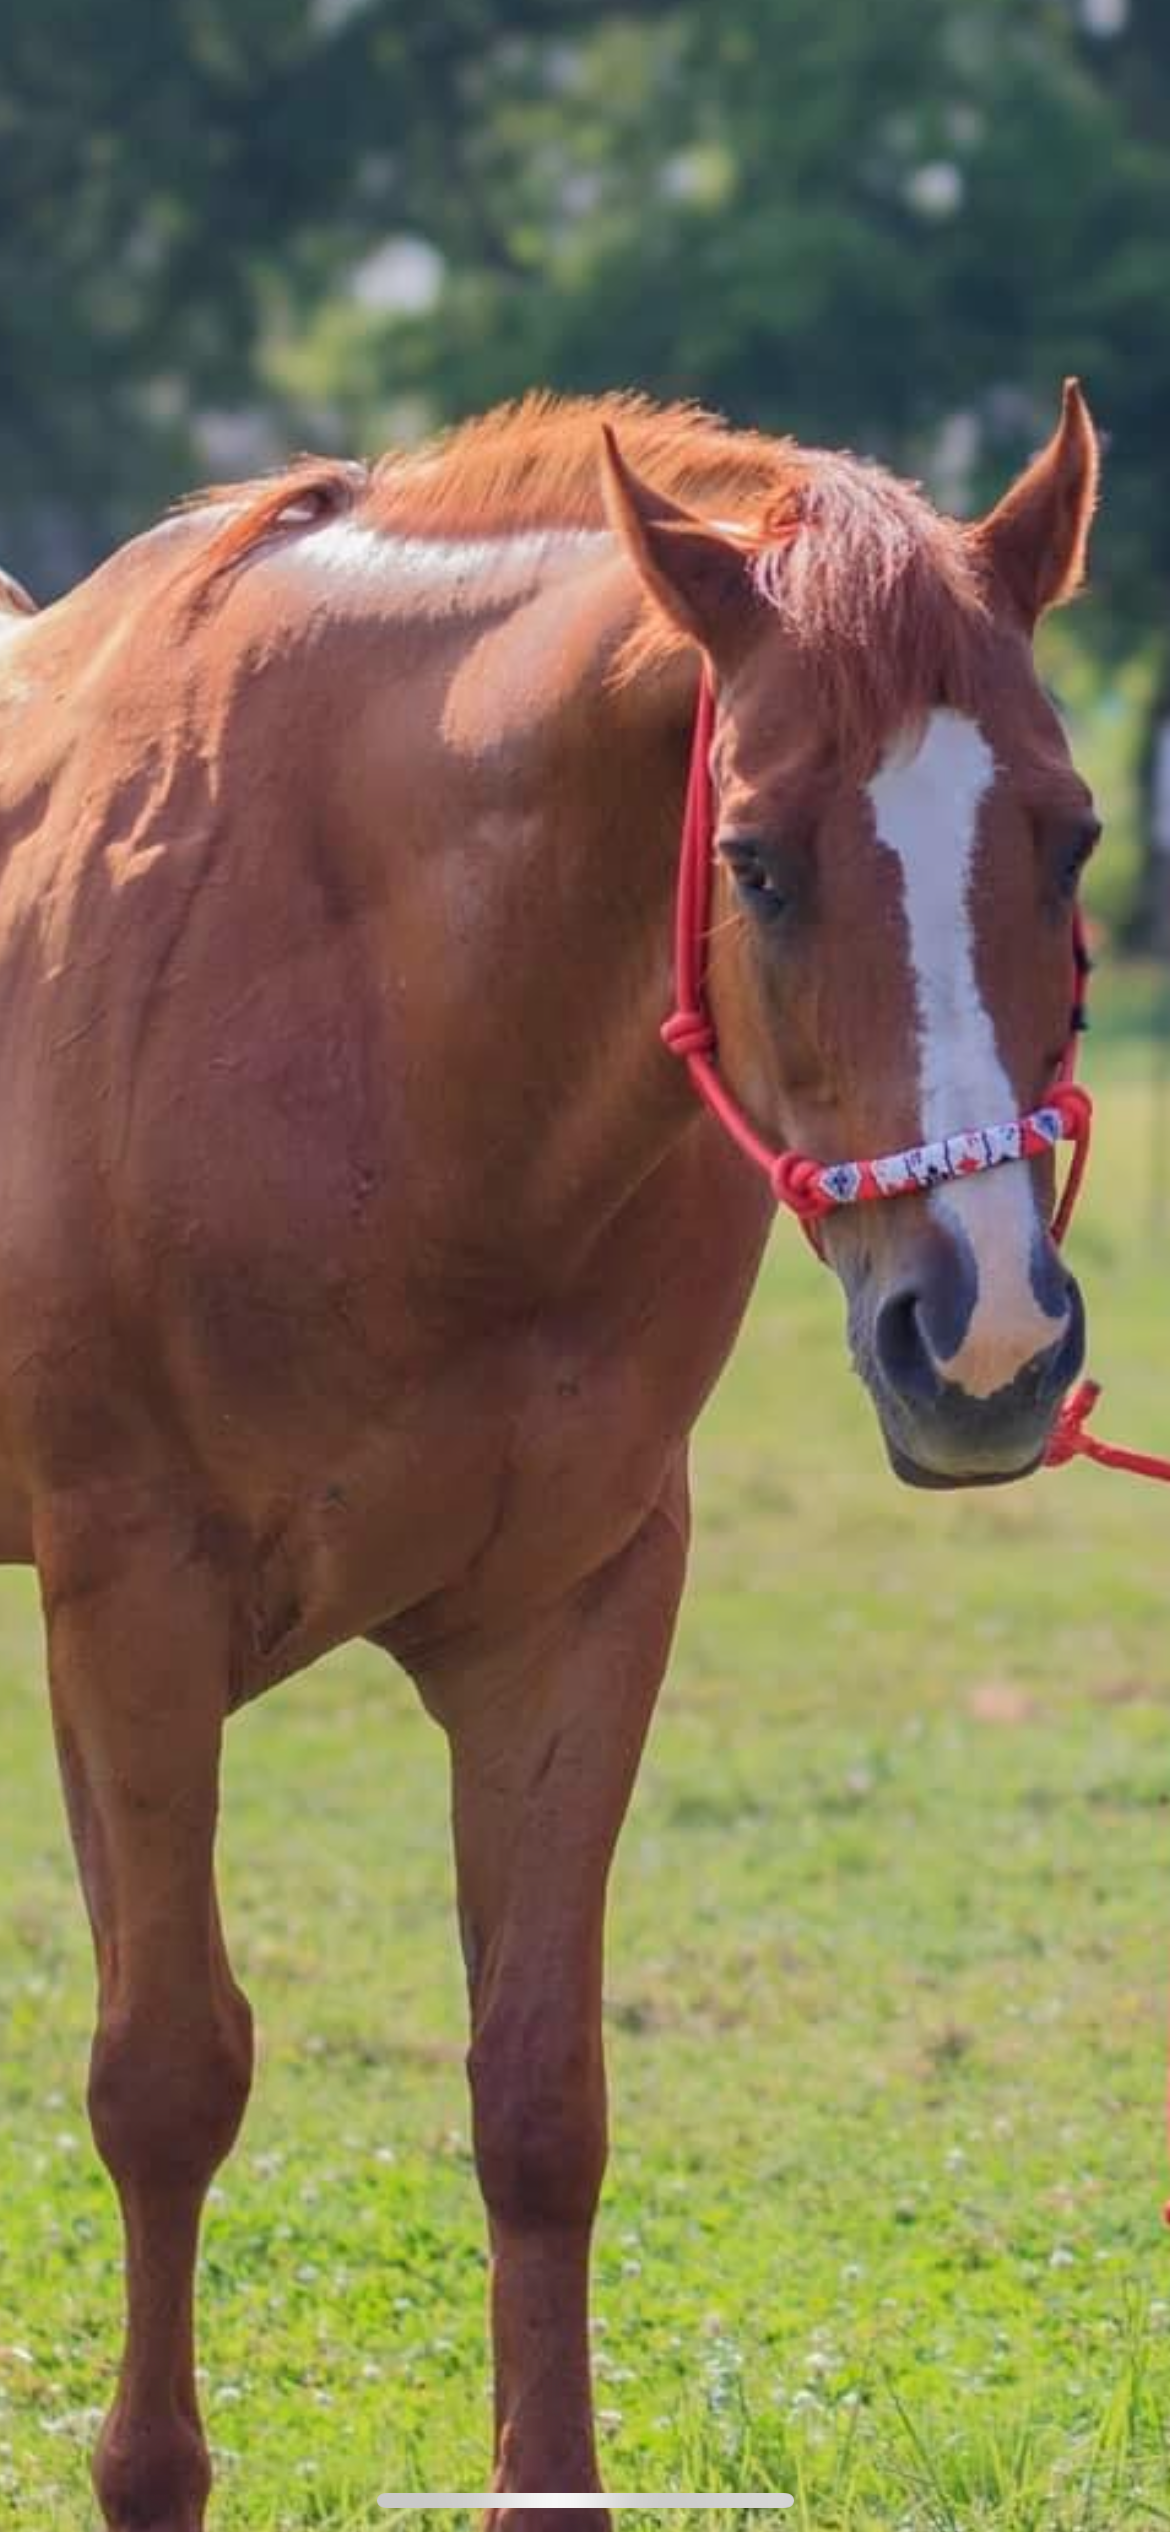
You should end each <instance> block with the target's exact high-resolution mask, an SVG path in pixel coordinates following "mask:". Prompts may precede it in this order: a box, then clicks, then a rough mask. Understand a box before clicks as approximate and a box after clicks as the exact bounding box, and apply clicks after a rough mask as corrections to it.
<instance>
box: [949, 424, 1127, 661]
mask: <svg viewBox="0 0 1170 2532" xmlns="http://www.w3.org/2000/svg"><path fill="white" fill-rule="evenodd" d="M1099 474H1100V453H1099V449H1098V443H1097V434H1096V431H1095V430H1094V428H1093V422H1092V418H1091V416H1090V413H1089V408H1088V406H1087V404H1086V403H1085V399H1084V397H1083V395H1082V394H1081V390H1080V384H1079V381H1078V380H1077V379H1075V378H1066V380H1065V382H1064V401H1063V404H1062V407H1061V415H1060V420H1059V422H1058V424H1057V427H1056V429H1055V431H1054V433H1053V435H1052V438H1051V439H1050V440H1049V442H1048V446H1047V448H1042V449H1041V451H1040V454H1039V456H1038V457H1034V458H1033V460H1032V463H1031V465H1030V466H1028V467H1026V468H1025V471H1024V473H1023V474H1022V475H1021V476H1020V477H1019V479H1018V481H1017V482H1016V483H1014V484H1013V485H1012V487H1011V490H1010V491H1009V492H1006V493H1005V494H1004V497H1003V500H1002V501H1001V502H999V503H998V504H997V506H996V508H995V509H994V510H992V511H991V513H990V515H989V516H988V517H987V518H986V519H983V520H981V521H980V523H979V525H978V527H977V528H975V529H974V531H973V535H974V540H975V543H976V545H977V547H978V548H979V550H980V552H981V553H982V554H983V555H984V556H985V557H986V558H987V560H988V561H989V562H990V564H991V567H992V570H993V572H994V573H995V575H996V577H997V578H998V579H999V581H1000V582H1001V584H1002V585H1003V587H1004V588H1005V589H1006V590H1007V592H1008V595H1009V597H1010V598H1011V599H1012V601H1013V602H1014V604H1015V605H1016V606H1017V607H1018V609H1019V611H1020V613H1021V614H1022V616H1023V617H1024V620H1025V622H1026V624H1027V626H1028V629H1029V631H1031V628H1032V626H1033V625H1034V624H1035V623H1036V620H1037V618H1038V617H1039V616H1041V615H1043V613H1044V610H1045V608H1046V607H1057V606H1060V605H1062V604H1063V601H1064V600H1065V599H1066V598H1071V597H1072V594H1073V592H1074V590H1075V589H1078V588H1079V587H1080V584H1081V581H1082V580H1083V578H1084V572H1085V554H1086V549H1087V547H1088V542H1089V529H1090V527H1091V525H1092V519H1093V511H1094V508H1095V506H1096V500H1097V482H1098V477H1099Z"/></svg>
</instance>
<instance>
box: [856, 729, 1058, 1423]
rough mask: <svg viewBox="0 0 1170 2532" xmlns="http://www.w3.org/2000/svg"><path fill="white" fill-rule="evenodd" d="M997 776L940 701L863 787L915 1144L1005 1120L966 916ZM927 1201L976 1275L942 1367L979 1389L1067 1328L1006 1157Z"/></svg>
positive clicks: (1025, 1186) (1027, 1193)
mask: <svg viewBox="0 0 1170 2532" xmlns="http://www.w3.org/2000/svg"><path fill="white" fill-rule="evenodd" d="M994 780H995V759H994V756H993V755H992V752H991V749H990V747H989V746H988V744H987V740H986V739H985V737H984V735H983V732H982V730H981V729H980V728H979V727H978V725H977V723H976V722H974V721H972V720H970V719H968V718H967V717H966V716H965V715H964V714H963V713H960V712H952V711H949V710H944V709H940V710H938V711H936V712H932V713H931V715H930V719H929V721H928V722H927V725H926V729H925V731H924V733H923V735H922V737H921V739H920V740H918V741H917V742H915V741H910V742H909V743H907V742H906V741H905V740H903V741H901V742H900V743H899V744H898V745H897V746H895V747H893V748H891V750H890V752H889V754H888V756H887V757H886V758H885V761H884V762H883V764H882V765H881V767H880V768H879V770H878V772H877V773H876V774H875V776H874V778H873V781H872V782H871V783H870V785H869V796H870V800H871V802H872V804H873V813H874V824H875V827H876V830H877V836H878V841H879V843H880V844H882V845H883V847H884V848H885V850H886V851H887V852H891V853H893V854H894V855H895V856H896V858H897V860H898V862H899V864H900V866H901V872H902V889H903V901H904V904H905V909H906V924H907V929H908V931H909V935H910V957H911V963H912V966H913V971H914V995H915V1003H916V1007H917V1013H918V1083H919V1099H920V1103H921V1107H920V1132H921V1136H922V1140H923V1141H924V1142H930V1141H933V1140H934V1139H935V1138H936V1137H939V1136H943V1135H947V1134H956V1133H961V1132H962V1131H963V1130H964V1129H965V1128H966V1127H969V1126H979V1125H1002V1124H1003V1123H1005V1122H1006V1120H1007V1119H1009V1118H1011V1117H1014V1116H1015V1114H1016V1112H1017V1101H1016V1095H1015V1092H1014V1090H1013V1088H1012V1084H1011V1081H1010V1080H1009V1077H1008V1074H1007V1072H1006V1070H1005V1067H1004V1065H1003V1063H1002V1061H1001V1058H1000V1054H999V1049H998V1047H997V1045H996V1039H995V1030H994V1027H993V1025H992V1021H991V1017H990V1014H989V1012H988V1011H987V1008H986V1006H985V1004H984V1002H983V999H982V997H981V995H980V992H979V985H978V980H977V977H976V973H975V941H974V934H973V930H972V923H971V879H972V871H973V866H974V861H975V853H976V848H977V844H978V837H979V811H980V808H981V806H982V803H983V801H984V799H985V797H986V795H987V793H988V792H989V791H990V789H991V786H992V784H993V782H994ZM928 1202H929V1203H930V1205H931V1207H932V1209H933V1210H934V1211H935V1212H936V1213H938V1214H939V1215H940V1216H941V1217H943V1218H946V1217H947V1216H949V1217H950V1218H951V1219H952V1220H957V1221H958V1222H959V1223H961V1225H962V1227H963V1229H964V1231H965V1232H966V1235H967V1238H968V1240H969V1241H970V1244H971V1248H972V1250H973V1252H974V1257H975V1266H976V1273H977V1276H978V1295H977V1299H976V1303H975V1308H974V1310H973V1311H972V1314H971V1319H970V1323H969V1326H968V1328H967V1331H966V1334H965V1336H964V1338H963V1342H962V1344H961V1346H960V1347H959V1351H958V1353H957V1354H953V1355H951V1356H949V1357H948V1358H947V1359H946V1361H945V1363H944V1364H943V1366H942V1368H943V1369H944V1370H945V1372H946V1375H947V1378H948V1379H950V1380H954V1381H956V1382H957V1383H958V1384H959V1385H960V1387H962V1388H964V1389H966V1390H967V1391H968V1392H969V1393H970V1394H971V1395H972V1396H974V1397H989V1396H990V1395H991V1394H992V1392H993V1391H994V1390H996V1389H1001V1388H1003V1387H1004V1385H1005V1383H1006V1382H1008V1381H1010V1380H1011V1379H1012V1377H1013V1376H1014V1374H1015V1373H1016V1372H1017V1371H1018V1370H1020V1369H1021V1368H1022V1366H1023V1365H1024V1364H1025V1363H1026V1362H1030V1361H1031V1359H1032V1357H1033V1355H1034V1354H1036V1353H1038V1352H1039V1351H1040V1350H1041V1348H1042V1347H1044V1346H1047V1345H1051V1344H1053V1343H1054V1342H1055V1341H1056V1339H1057V1338H1058V1336H1059V1334H1060V1331H1061V1328H1062V1326H1063V1325H1064V1320H1063V1318H1061V1319H1055V1320H1054V1319H1052V1318H1050V1317H1049V1315H1048V1313H1047V1312H1046V1311H1043V1310H1042V1309H1041V1308H1040V1305H1039V1303H1038V1301H1037V1299H1036V1295H1035V1292H1034V1290H1033V1286H1032V1277H1031V1261H1032V1246H1033V1241H1034V1238H1035V1235H1036V1230H1037V1227H1038V1217H1037V1210H1036V1202H1035V1197H1034V1194H1033V1190H1032V1182H1031V1177H1030V1174H1029V1172H1028V1170H1027V1169H1026V1168H1025V1167H1023V1166H1022V1165H1020V1166H1017V1165H1016V1164H1014V1163H1011V1162H1008V1163H1006V1164H1005V1165H1004V1167H1002V1168H1001V1169H995V1170H989V1171H986V1172H984V1173H983V1174H982V1175H980V1176H978V1177H974V1178H970V1179H959V1180H955V1181H952V1182H951V1184H950V1185H949V1186H947V1187H945V1188H937V1189H936V1190H935V1191H934V1192H933V1193H932V1195H931V1196H930V1197H929V1199H928Z"/></svg>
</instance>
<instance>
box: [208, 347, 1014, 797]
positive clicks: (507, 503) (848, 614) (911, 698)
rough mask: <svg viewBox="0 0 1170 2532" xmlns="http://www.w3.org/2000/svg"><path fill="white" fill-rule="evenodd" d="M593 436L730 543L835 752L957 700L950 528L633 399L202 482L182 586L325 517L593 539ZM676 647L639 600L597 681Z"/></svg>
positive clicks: (969, 644) (961, 565)
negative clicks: (231, 481)
mask: <svg viewBox="0 0 1170 2532" xmlns="http://www.w3.org/2000/svg"><path fill="white" fill-rule="evenodd" d="M604 423H608V424H609V425H610V426H611V428H612V429H613V430H614V431H615V432H616V434H617V436H618V439H619V442H620V444H621V448H622V451H623V453H624V455H625V456H626V458H627V459H628V461H629V462H630V464H631V465H632V466H633V467H634V468H635V469H636V470H637V472H638V473H639V474H641V475H644V476H645V477H646V478H647V479H648V480H649V481H650V482H651V483H652V484H653V485H655V487H656V488H657V489H659V490H660V491H662V492H663V493H664V494H666V495H668V496H669V498H670V499H672V500H674V501H677V502H680V503H682V504H684V505H686V506H693V507H695V508H696V509H697V510H698V511H699V512H700V513H702V514H704V515H705V516H707V517H709V518H710V519H711V520H712V521H713V523H716V524H718V525H720V526H723V527H727V528H729V529H730V530H731V531H732V532H733V534H734V535H735V537H736V539H737V541H738V542H739V543H740V544H741V545H742V548H743V552H744V569H745V588H746V591H747V594H748V596H749V599H750V600H752V601H754V602H756V603H761V602H762V603H765V604H766V605H768V606H769V607H770V608H772V609H773V610H774V611H775V612H776V613H777V614H778V615H779V617H780V618H781V620H782V622H783V623H784V626H785V629H786V631H787V632H788V633H789V634H790V636H791V638H792V640H793V641H794V642H795V644H796V645H797V647H798V648H799V650H800V651H801V653H802V656H803V658H804V660H805V663H806V666H807V668H808V670H809V672H810V674H811V677H812V680H813V683H814V686H815V689H816V692H817V695H818V699H819V701H820V703H821V705H822V707H823V710H824V713H825V715H826V716H827V717H828V719H829V721H830V723H831V726H832V729H833V733H834V737H835V739H836V740H837V742H838V743H839V744H841V745H842V746H844V747H846V748H847V749H848V750H849V751H850V753H856V754H858V755H859V756H860V755H867V754H872V752H873V748H874V745H875V744H876V743H877V742H878V741H879V740H881V739H883V738H884V737H885V736H887V735H888V734H889V732H890V731H891V730H892V729H893V728H895V727H896V726H897V725H898V724H899V723H900V722H904V721H906V720H907V719H912V718H914V717H917V716H920V715H921V714H923V713H924V712H925V711H927V710H929V709H930V707H931V705H932V704H934V703H936V702H939V701H943V700H945V701H947V702H949V703H952V704H953V705H955V706H956V707H957V708H960V709H962V708H964V707H965V706H968V705H969V704H970V702H971V700H972V698H973V694H974V690H975V686H976V682H977V677H978V671H979V663H980V657H981V653H982V647H983V639H982V637H983V635H984V633H985V630H986V622H987V616H986V605H985V599H984V592H983V585H982V579H981V573H980V567H979V561H978V556H977V553H976V551H975V548H974V546H973V543H972V541H971V539H970V537H969V535H968V534H967V532H966V531H965V530H964V529H963V527H962V526H961V525H960V523H959V522H958V521H957V520H954V519H949V518H946V517H944V516H942V515H941V514H940V513H939V512H938V511H937V510H935V509H934V507H933V506H932V504H931V503H930V502H929V501H928V499H927V498H926V496H925V494H924V493H923V492H922V491H921V489H920V488H919V487H918V486H917V485H916V484H912V483H906V482H903V481H902V480H901V479H900V478H898V477H897V476H895V475H893V474H891V473H889V472H888V471H887V469H885V468H884V467H882V466H880V465H877V464H876V463H874V462H872V461H870V460H868V459H861V458H858V457H855V456H853V455H851V454H850V453H848V452H836V451H829V450H825V449H815V448H805V447H802V446H800V445H798V443H797V442H795V441H794V440H791V439H774V438H769V437H767V436H766V435H765V434H764V433H762V432H759V431H741V430H733V429H731V428H729V426H728V425H727V424H726V423H724V422H723V421H721V420H720V419H719V418H718V417H717V416H716V415H714V414H711V413H707V412H705V411H703V410H702V408H701V407H699V406H696V405H691V404H671V405H657V404H654V403H653V402H652V401H651V400H650V399H649V398H648V397H645V396H641V395H631V394H619V395H608V396H601V397H569V398H562V397H557V396H552V395H548V394H543V393H541V394H534V395H530V396H526V397H525V398H524V399H523V400H522V401H521V402H520V403H518V404H510V405H503V406H500V407H498V408H497V409H496V410H495V411H494V412H491V413H488V414H486V415H484V416H482V417H480V418H478V419H476V420H474V421H470V422H464V423H460V424H457V425H456V426H455V427H454V428H453V429H451V430H449V431H446V432H444V433H443V434H442V435H441V436H440V437H438V438H437V439H435V440H432V441H430V442H428V443H426V444H425V445H424V446H422V447H421V448H418V449H410V450H399V449H392V450H390V451H389V452H388V453H387V454H386V455H385V456H383V457H382V458H380V459H379V460H378V461H377V462H376V463H375V464H374V465H373V466H371V467H364V466H361V465H355V464H350V463H345V462H343V461H340V460H329V459H321V458H304V459H302V460H301V461H299V463H298V464H297V465H295V466H293V467H292V468H290V469H289V470H288V472H287V473H285V474H284V475H281V476H279V477H276V478H271V479H269V480H267V481H265V482H261V483H252V484H244V485H234V486H219V487H217V488H216V489H215V490H214V491H212V492H210V493H204V494H202V495H200V496H198V498H199V499H200V501H202V502H207V501H213V502H217V503H221V504H226V505H228V506H229V507H230V510H231V516H230V518H229V519H228V520H227V521H226V522H225V524H224V526H223V527H222V528H221V529H220V530H219V532H218V533H217V534H216V535H214V536H213V538H212V540H211V542H210V544H209V545H208V546H206V547H205V548H204V549H203V551H202V554H201V556H200V557H197V558H196V560H195V570H196V573H197V575H198V577H199V579H200V580H202V581H207V580H210V579H212V578H215V577H218V575H219V574H220V573H221V572H222V571H224V570H227V569H230V568H231V566H232V565H234V564H235V563H237V562H239V561H241V560H242V559H244V558H245V557H246V556H247V555H249V554H250V553H252V552H253V551H255V550H256V549H257V548H258V547H260V546H261V545H263V544H264V543H266V542H267V541H268V540H269V539H270V538H272V537H273V536H275V535H279V534H284V533H286V532H292V531H295V532H297V533H305V532H310V533H311V531H312V528H313V527H314V526H315V525H317V524H319V523H320V522H321V521H323V520H329V519H336V518H338V517H340V516H347V517H349V518H351V519H352V520H353V522H354V524H355V525H357V526H361V527H364V528H366V529H369V530H372V531H374V532H375V533H381V534H384V535H386V536H387V537H390V536H394V535H399V536H410V537H414V538H420V537H421V538H426V537H433V538H435V539H436V540H437V539H440V538H443V539H446V538H451V539H455V538H475V539H477V540H483V541H487V540H490V539H491V538H493V537H499V538H500V539H501V540H503V539H504V538H506V537H507V536H509V535H510V534H518V533H521V532H525V531H527V532H531V531H537V532H539V531H541V530H547V531H549V532H550V533H551V532H555V531H556V530H558V529H561V530H570V531H571V530H589V529H595V530H604V529H605V527H606V526H607V524H608V521H607V516H606V511H605V506H604V500H603V495H602V483H601V467H600V450H601V434H602V425H603V424H604ZM489 568H490V565H489ZM686 647H687V637H686V636H685V635H684V634H683V633H682V632H680V630H679V629H678V627H677V626H676V625H674V624H673V623H672V622H671V621H670V620H669V619H668V618H667V617H666V616H665V615H664V614H663V613H662V612H661V611H660V610H659V609H658V608H657V607H656V606H654V605H653V603H652V602H651V601H649V600H647V603H646V605H645V607H644V609H643V611H642V613H641V616H640V619H639V622H638V624H637V626H636V628H635V630H634V632H633V634H632V635H631V636H630V638H629V639H628V641H627V642H626V643H625V645H624V646H623V649H622V652H621V654H620V656H619V659H618V662H617V664H616V670H615V674H616V676H617V677H618V678H619V679H620V680H621V681H623V682H624V681H626V680H627V679H629V678H632V677H635V676H638V675H640V674H641V673H643V671H645V670H646V669H648V668H653V667H654V666H656V665H658V664H660V663H661V662H662V661H664V660H665V659H668V658H669V657H670V656H672V655H673V654H675V653H677V652H679V651H680V650H684V649H685V648H686Z"/></svg>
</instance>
